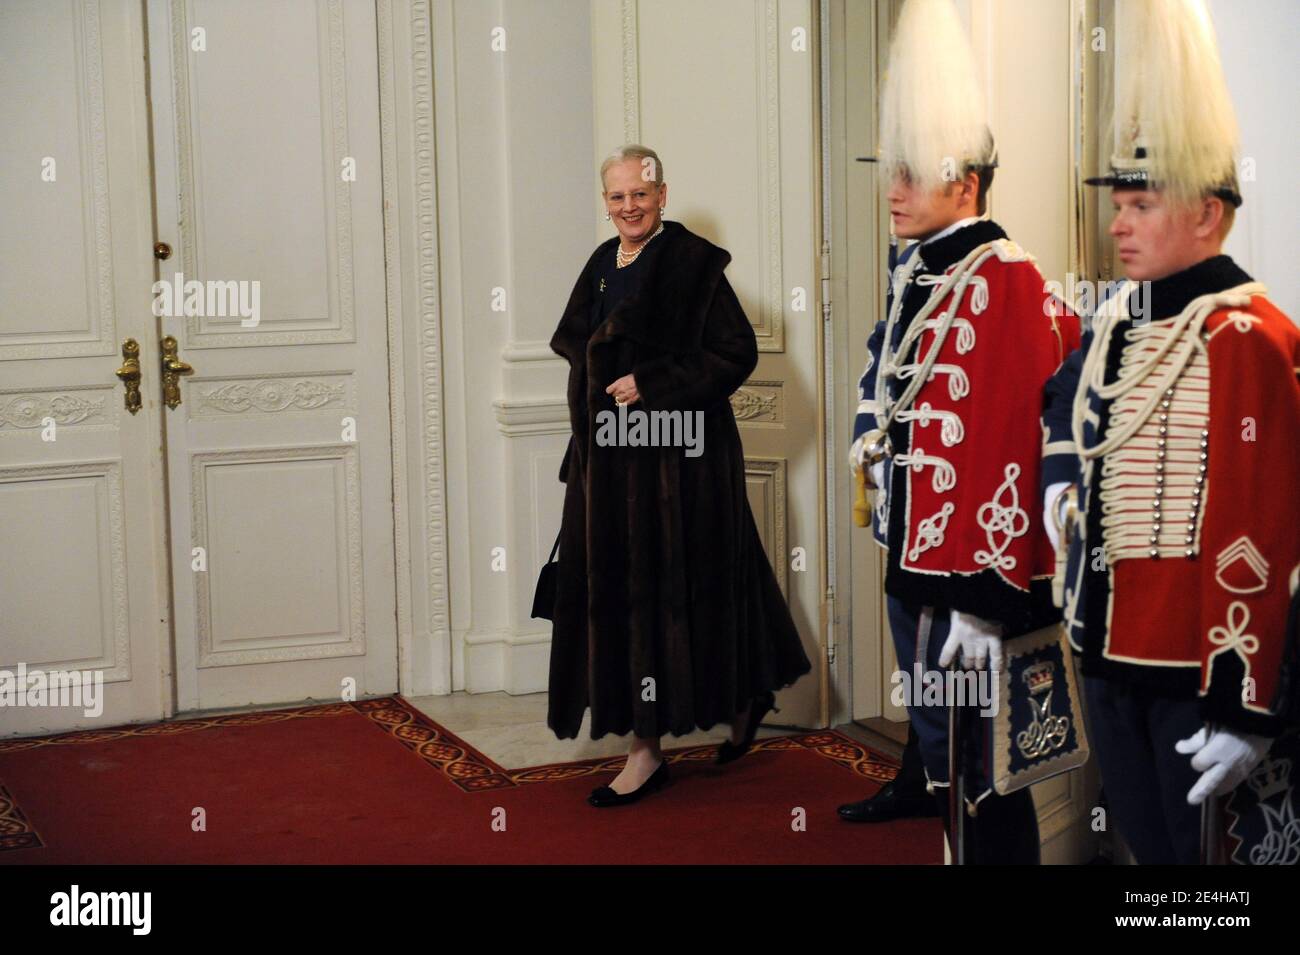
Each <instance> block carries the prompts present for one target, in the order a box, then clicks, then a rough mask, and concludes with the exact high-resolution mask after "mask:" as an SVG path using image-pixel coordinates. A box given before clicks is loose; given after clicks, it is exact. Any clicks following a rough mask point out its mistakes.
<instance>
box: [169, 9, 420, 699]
mask: <svg viewBox="0 0 1300 955" xmlns="http://www.w3.org/2000/svg"><path fill="white" fill-rule="evenodd" d="M148 9H149V15H150V42H151V63H152V67H151V76H152V85H153V90H154V132H155V135H154V139H155V156H156V163H157V168H156V176H157V181H158V191H157V195H158V219H159V235H160V237H162V238H164V239H166V240H167V241H169V242H171V243H172V245H173V247H174V257H173V259H172V260H171V261H170V262H168V263H164V268H162V269H160V272H159V276H158V277H159V279H161V280H164V281H166V282H169V283H172V284H173V285H175V283H176V282H177V281H178V280H177V279H176V278H175V276H176V273H180V274H181V275H183V277H184V281H187V282H188V281H190V280H197V281H198V282H199V283H201V288H202V290H203V292H204V308H203V309H202V311H201V313H200V314H169V315H166V316H164V317H163V318H162V319H161V321H162V324H163V327H164V332H165V333H168V334H171V335H174V336H175V337H176V338H177V339H178V341H179V356H180V359H181V360H182V361H185V362H188V363H189V364H191V365H192V366H193V368H194V374H193V375H192V376H189V377H186V378H183V379H182V381H181V385H180V390H181V395H182V398H183V401H182V403H181V404H180V405H179V407H176V408H175V409H171V410H168V412H167V414H166V417H165V427H166V434H167V448H168V454H167V460H168V469H169V489H170V495H171V505H172V534H173V538H172V539H173V548H172V555H171V556H172V575H173V586H174V597H175V602H176V608H177V615H176V619H177V624H176V657H177V685H178V694H179V706H180V708H181V709H185V710H188V709H206V708H210V707H218V706H221V707H224V706H237V705H244V704H250V703H270V702H280V701H289V700H299V699H304V698H316V699H321V698H337V697H338V696H339V694H340V693H341V692H343V691H344V690H346V689H348V688H349V687H352V688H354V689H355V692H356V693H357V694H358V695H372V694H378V693H388V692H393V691H395V690H396V688H397V670H396V656H397V643H396V622H395V609H396V604H395V589H394V570H393V517H392V475H391V464H390V430H389V427H390V426H389V413H388V411H389V406H388V401H389V391H388V365H387V317H386V301H385V286H384V235H383V220H382V214H383V206H382V202H383V195H382V179H381V175H380V152H379V122H378V120H379V102H378V90H379V81H378V63H377V58H376V57H377V54H376V24H375V10H374V5H373V3H366V2H364V0H347V2H344V0H321V2H312V0H297V2H280V3H274V4H266V3H259V2H252V0H239V2H231V0H221V2H203V0H191V2H181V0H175V2H171V3H168V2H164V0H151V2H150V4H149V8H148ZM197 47H202V48H197ZM352 170H355V176H352V175H351V173H352ZM231 289H235V290H238V291H239V293H240V294H241V295H242V296H243V297H242V298H241V299H239V303H240V304H241V305H242V306H245V307H244V308H243V309H235V308H232V307H227V308H226V309H225V310H224V311H223V310H222V309H221V308H220V307H213V306H217V305H219V304H220V300H221V299H222V296H223V295H227V294H229V290H231ZM225 301H227V302H230V303H233V302H234V299H233V297H232V298H227V299H225ZM254 306H256V307H254ZM176 311H177V312H179V311H180V310H179V309H177V310H176ZM204 561H206V564H205V563H204Z"/></svg>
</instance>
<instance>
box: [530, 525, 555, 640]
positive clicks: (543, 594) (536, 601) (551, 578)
mask: <svg viewBox="0 0 1300 955" xmlns="http://www.w3.org/2000/svg"><path fill="white" fill-rule="evenodd" d="M559 549H560V535H559V534H556V535H555V546H554V547H552V548H551V556H550V557H548V558H547V560H546V563H545V564H543V565H542V572H541V573H540V574H538V575H537V589H536V590H535V591H533V616H534V617H536V618H537V619H539V620H553V619H554V615H555V584H556V575H557V574H559V572H560V562H559V561H557V560H556V559H555V552H556V551H558V550H559Z"/></svg>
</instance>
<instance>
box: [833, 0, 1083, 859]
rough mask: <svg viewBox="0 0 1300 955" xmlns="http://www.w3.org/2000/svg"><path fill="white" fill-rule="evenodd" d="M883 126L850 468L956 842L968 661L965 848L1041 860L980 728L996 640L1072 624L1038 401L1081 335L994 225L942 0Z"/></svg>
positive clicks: (915, 22) (929, 8)
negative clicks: (957, 706) (1059, 599)
mask: <svg viewBox="0 0 1300 955" xmlns="http://www.w3.org/2000/svg"><path fill="white" fill-rule="evenodd" d="M880 115H881V127H880V139H879V156H878V162H879V163H880V165H879V168H880V171H881V173H882V176H883V180H882V181H883V183H884V184H885V185H886V188H887V193H886V195H887V199H888V202H889V207H890V214H891V217H892V222H893V227H894V231H895V232H896V234H897V235H898V236H899V237H901V238H905V239H909V240H913V244H912V245H911V246H909V248H908V249H907V250H906V251H905V252H904V253H903V255H902V256H901V258H900V262H899V265H898V267H897V268H896V269H895V271H894V274H893V276H892V281H891V288H890V292H889V299H888V307H887V314H886V316H885V317H884V318H883V319H882V320H881V321H880V322H879V323H878V324H877V326H876V328H875V330H874V332H873V333H872V335H871V338H870V341H869V342H868V345H867V350H868V354H867V363H866V369H865V371H864V372H863V375H862V378H861V380H860V382H859V386H858V387H859V405H858V415H857V420H856V421H855V425H854V442H853V447H852V451H851V455H850V459H851V460H850V463H851V466H852V467H853V468H854V470H855V477H857V476H859V475H861V474H863V473H866V474H870V475H871V476H872V479H871V482H870V483H871V484H872V485H873V486H875V487H877V488H878V490H877V491H876V495H875V506H874V514H873V523H874V529H875V534H876V538H877V540H878V542H879V543H881V544H882V545H883V546H885V547H886V548H887V551H888V557H887V572H886V581H885V590H886V594H887V602H888V615H889V622H890V629H891V631H892V634H893V638H894V643H895V647H896V649H897V651H898V659H899V665H900V672H899V673H898V674H897V675H896V680H895V686H896V689H895V692H896V694H898V695H900V696H902V698H903V701H904V702H905V703H906V704H907V708H908V713H909V716H910V718H911V721H912V725H913V727H914V728H915V730H916V733H917V736H918V738H919V741H920V750H921V757H922V762H923V764H924V768H925V773H926V776H927V777H928V780H929V783H930V786H931V791H932V792H934V794H935V796H936V797H937V802H938V808H939V809H940V811H941V814H942V815H944V817H945V822H946V823H947V824H948V828H949V831H950V832H951V830H952V822H953V820H951V819H949V818H948V815H949V814H948V808H949V807H948V798H947V796H948V794H947V787H948V786H949V782H950V780H949V771H948V758H949V739H948V717H949V712H948V704H949V703H950V702H953V694H952V693H951V692H942V690H943V689H952V688H953V687H952V686H951V685H950V684H948V685H944V684H942V681H943V677H944V673H943V670H944V668H945V667H946V666H948V664H949V663H950V662H951V661H953V660H954V659H958V658H960V660H961V661H962V665H963V666H964V667H965V668H967V669H977V670H980V671H983V672H982V676H981V677H980V680H979V681H978V682H977V681H975V680H971V681H966V682H964V684H963V685H964V687H965V688H966V689H967V690H969V689H970V688H971V687H981V688H982V689H983V691H984V692H983V694H982V699H971V698H970V694H969V693H967V695H966V699H965V700H964V701H961V702H964V703H965V704H969V710H970V715H972V716H974V717H975V718H973V719H969V720H967V724H968V726H969V734H968V735H967V736H965V738H964V739H962V740H958V741H956V743H957V748H958V751H959V752H960V753H961V754H963V756H964V757H965V760H964V761H965V769H966V771H967V772H968V773H969V776H968V777H965V778H966V780H967V781H966V786H965V789H966V793H967V804H966V811H967V812H968V813H969V814H970V816H971V818H970V825H969V826H968V831H969V833H970V842H969V844H968V848H967V851H966V853H965V854H966V857H967V858H968V859H969V860H970V861H973V862H1028V863H1033V862H1037V861H1038V846H1039V839H1038V828H1037V823H1036V816H1035V811H1034V805H1033V801H1032V799H1031V797H1030V794H1029V792H1028V790H1027V789H1021V790H1019V791H1017V792H1014V793H1012V794H1011V795H1008V796H999V795H997V794H995V793H994V790H993V786H992V783H991V781H990V775H991V774H990V764H991V760H990V753H989V739H990V737H989V734H988V733H987V732H985V731H984V730H986V729H987V725H988V721H989V720H990V719H991V713H992V711H993V707H995V706H996V703H992V705H989V704H990V702H991V696H992V693H991V692H990V691H991V689H992V686H993V685H994V683H995V681H996V680H997V679H998V677H999V671H1000V669H1001V663H1002V649H1003V640H1004V638H1010V637H1015V636H1017V635H1020V634H1025V633H1029V632H1031V631H1035V630H1039V629H1040V628H1043V627H1045V626H1049V625H1051V624H1052V623H1054V622H1057V621H1059V619H1060V613H1059V611H1058V610H1057V609H1056V608H1055V607H1054V606H1053V604H1052V600H1051V581H1050V578H1051V573H1052V558H1053V555H1052V548H1051V544H1050V543H1049V540H1048V537H1047V535H1046V534H1045V532H1044V530H1043V527H1042V524H1041V512H1040V509H1039V508H1038V506H1037V500H1038V488H1039V467H1040V460H1041V430H1040V425H1039V415H1040V412H1041V399H1040V395H1041V393H1042V387H1043V385H1044V383H1045V382H1046V381H1047V379H1048V378H1049V377H1050V376H1051V374H1052V373H1053V372H1054V371H1055V370H1056V368H1057V367H1058V365H1059V364H1060V362H1061V359H1062V358H1063V357H1064V355H1065V354H1068V352H1069V351H1071V350H1073V349H1074V348H1075V347H1076V345H1077V342H1078V324H1077V321H1076V320H1075V319H1074V317H1073V315H1072V314H1069V313H1068V312H1067V311H1066V310H1065V309H1064V307H1063V306H1062V305H1061V304H1060V303H1059V302H1058V301H1056V300H1054V299H1053V298H1052V297H1051V296H1050V295H1049V294H1048V292H1047V291H1046V290H1045V285H1044V281H1043V277H1042V275H1041V274H1040V273H1039V271H1038V268H1037V267H1036V266H1035V265H1034V262H1033V259H1032V258H1031V257H1030V256H1029V254H1028V253H1026V252H1025V251H1024V250H1023V249H1021V248H1020V247H1019V246H1018V245H1016V244H1015V243H1014V242H1012V241H1011V240H1010V239H1008V238H1007V234H1006V232H1005V231H1003V229H1002V228H1001V227H1000V226H999V225H997V223H995V222H993V221H991V220H990V219H987V218H982V217H983V216H984V215H985V212H986V203H987V194H988V190H989V186H990V184H991V182H992V179H993V170H994V167H995V166H996V165H997V150H996V146H995V144H994V141H993V136H992V134H991V132H990V131H989V128H988V124H987V120H986V115H985V107H984V102H983V96H982V93H981V90H980V86H979V81H978V78H977V74H976V70H975V65H974V57H973V55H972V53H971V50H970V46H969V42H968V41H967V39H966V35H965V32H964V29H963V27H962V25H961V22H960V19H959V18H958V15H957V12H956V10H955V8H954V7H953V5H952V3H951V2H950V0H908V2H907V4H906V5H905V6H904V8H903V11H902V15H901V18H900V20H899V24H898V29H897V32H896V34H895V38H894V41H893V43H892V45H891V49H890V60H889V68H888V71H887V73H886V82H885V87H884V90H883V93H882V100H881V106H880ZM863 469H865V471H864V470H863ZM936 680H937V681H941V692H938V693H935V692H932V691H934V690H935V682H936ZM976 694H977V695H979V689H977V690H976ZM980 704H984V705H980ZM977 710H982V711H983V712H984V714H985V715H984V716H982V717H980V716H978V715H976V711H977ZM964 848H966V847H964Z"/></svg>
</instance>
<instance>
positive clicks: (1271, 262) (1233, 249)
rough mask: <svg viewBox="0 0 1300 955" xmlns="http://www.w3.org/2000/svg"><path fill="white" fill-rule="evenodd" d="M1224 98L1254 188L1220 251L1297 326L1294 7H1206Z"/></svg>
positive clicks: (1246, 3)
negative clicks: (1232, 110) (1251, 167)
mask: <svg viewBox="0 0 1300 955" xmlns="http://www.w3.org/2000/svg"><path fill="white" fill-rule="evenodd" d="M1209 7H1210V15H1211V16H1212V17H1213V18H1214V29H1215V31H1216V32H1217V33H1218V35H1219V53H1220V55H1221V56H1222V58H1223V71H1224V73H1225V74H1226V76H1227V78H1228V90H1229V92H1230V93H1231V95H1232V102H1233V105H1234V106H1235V107H1236V108H1237V122H1238V124H1239V125H1240V126H1241V155H1242V158H1243V159H1251V160H1254V162H1255V169H1256V176H1257V178H1256V179H1255V181H1254V182H1242V184H1241V187H1242V188H1241V192H1242V198H1243V199H1244V200H1245V202H1244V203H1243V204H1242V206H1241V208H1240V209H1238V210H1237V219H1236V222H1235V223H1234V224H1233V227H1232V233H1231V234H1230V235H1229V236H1228V242H1227V246H1226V248H1225V249H1224V251H1225V252H1227V253H1228V254H1229V255H1231V256H1232V257H1233V258H1234V259H1236V261H1237V264H1238V265H1240V266H1241V267H1242V268H1243V269H1245V270H1246V271H1247V272H1249V273H1250V274H1251V277H1252V278H1255V279H1257V280H1259V281H1261V282H1263V283H1264V284H1265V285H1267V286H1268V289H1269V298H1271V299H1272V300H1273V302H1274V303H1275V304H1276V305H1277V306H1278V307H1279V308H1281V309H1282V311H1284V312H1286V313H1287V315H1289V316H1291V319H1292V321H1300V283H1298V282H1297V281H1296V279H1295V275H1296V266H1295V259H1294V256H1295V254H1296V250H1297V248H1300V191H1298V190H1297V188H1296V184H1297V173H1298V170H1297V167H1296V152H1295V142H1296V124H1297V120H1298V119H1300V108H1298V107H1297V105H1296V104H1297V99H1298V98H1300V73H1298V72H1297V71H1296V58H1295V43H1296V37H1297V36H1300V3H1296V2H1295V0H1209Z"/></svg>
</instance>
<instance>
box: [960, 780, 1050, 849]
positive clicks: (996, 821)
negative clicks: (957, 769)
mask: <svg viewBox="0 0 1300 955" xmlns="http://www.w3.org/2000/svg"><path fill="white" fill-rule="evenodd" d="M972 824H973V825H972ZM967 825H968V827H969V828H971V829H973V830H974V837H975V838H974V855H973V856H972V857H971V858H972V859H973V861H974V862H975V864H976V865H1038V864H1039V863H1040V862H1041V861H1042V860H1041V854H1040V852H1039V844H1038V813H1037V810H1035V809H1034V797H1033V796H1031V795H1030V793H1029V790H1028V789H1018V790H1016V791H1015V792H1013V793H1009V794H1008V795H1006V796H999V795H998V794H997V793H990V794H989V795H988V796H987V797H985V798H984V799H982V800H980V804H979V811H978V813H977V814H976V815H975V817H974V818H973V819H968V820H967Z"/></svg>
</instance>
